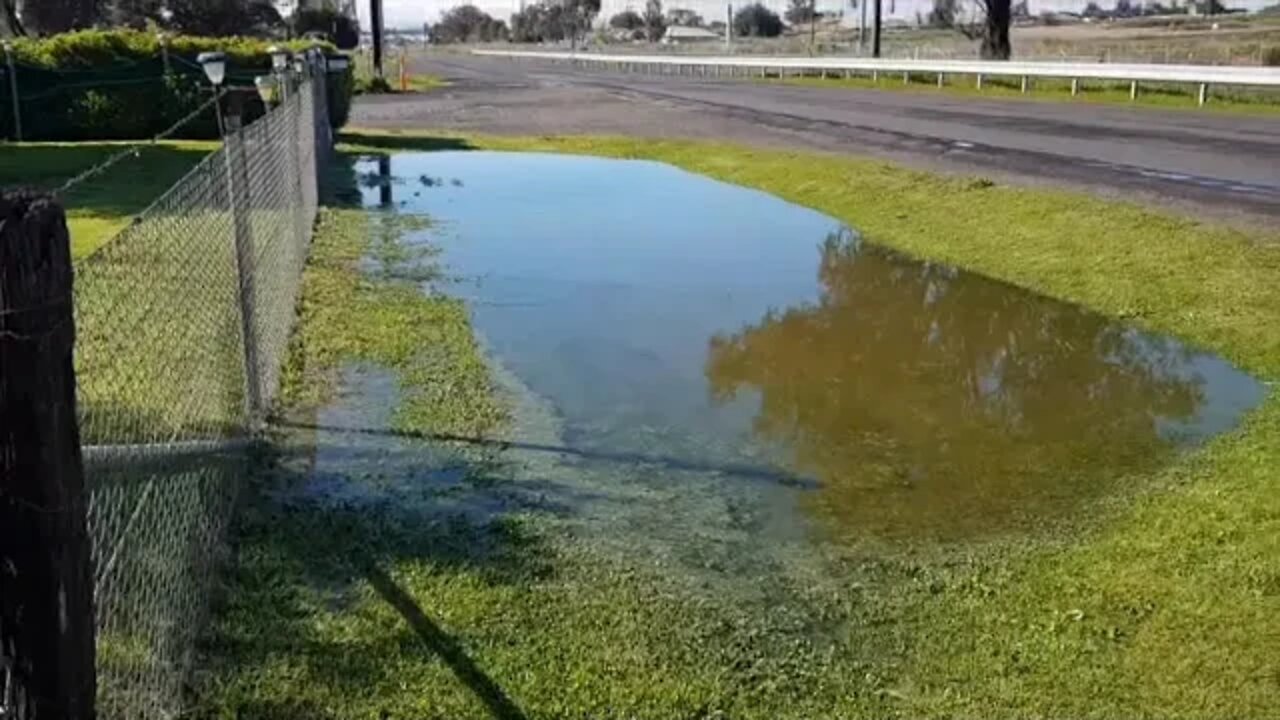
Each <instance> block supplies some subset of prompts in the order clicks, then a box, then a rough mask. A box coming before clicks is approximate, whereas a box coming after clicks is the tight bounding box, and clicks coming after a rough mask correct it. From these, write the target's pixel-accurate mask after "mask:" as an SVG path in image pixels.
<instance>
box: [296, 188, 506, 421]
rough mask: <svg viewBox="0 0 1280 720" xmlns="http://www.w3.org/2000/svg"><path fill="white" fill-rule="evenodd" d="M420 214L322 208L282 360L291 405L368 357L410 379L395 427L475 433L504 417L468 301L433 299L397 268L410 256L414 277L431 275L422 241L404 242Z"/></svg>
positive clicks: (313, 396)
mask: <svg viewBox="0 0 1280 720" xmlns="http://www.w3.org/2000/svg"><path fill="white" fill-rule="evenodd" d="M422 223H423V221H422V220H421V219H418V218H414V217H411V216H400V215H394V214H372V215H371V214H368V213H365V212H363V211H360V210H352V209H329V210H324V211H323V212H322V215H321V217H320V222H319V226H318V229H317V232H316V237H315V241H314V243H313V246H312V250H311V260H310V264H309V265H308V267H307V270H306V272H305V274H304V275H303V281H302V282H303V284H302V300H301V305H300V310H299V315H300V316H299V321H298V328H299V329H298V331H297V334H296V337H295V339H294V342H293V344H292V345H291V348H290V359H289V362H288V364H287V365H286V366H285V374H284V377H283V398H284V401H285V403H286V405H292V406H295V407H298V406H302V407H313V406H315V405H318V404H320V403H322V402H324V401H325V400H327V399H328V392H329V391H330V389H331V388H332V385H331V380H332V379H333V374H334V373H335V372H336V371H337V370H338V368H339V367H340V365H341V364H342V363H348V362H353V361H363V362H369V363H374V364H377V365H380V366H383V367H387V368H390V369H392V370H394V371H395V372H396V373H397V374H398V376H399V379H400V381H401V384H402V386H403V387H406V388H410V390H409V391H408V393H407V395H406V396H405V397H404V398H402V400H401V405H400V407H399V408H398V409H397V416H396V427H397V428H400V429H421V428H429V429H432V430H435V431H437V432H447V433H457V434H474V433H479V432H483V431H485V430H486V429H488V428H491V427H493V426H494V425H495V424H497V423H498V422H499V421H500V420H501V419H502V416H503V412H502V409H501V408H500V406H499V405H498V404H497V402H496V400H495V398H494V392H493V388H492V387H491V385H490V382H489V372H488V368H487V367H486V366H485V364H484V362H483V360H482V359H481V355H480V352H479V350H478V348H477V346H476V341H475V338H474V337H472V334H471V326H470V323H469V320H468V318H467V311H466V308H465V306H463V304H462V303H461V301H458V300H454V299H451V298H447V297H445V296H442V295H440V296H433V297H431V298H427V297H425V296H423V294H422V292H421V291H420V290H419V289H418V286H417V285H415V284H414V283H413V282H411V281H410V280H409V279H405V278H403V277H400V276H399V275H398V273H399V272H400V271H399V270H398V268H401V267H403V266H406V265H407V264H411V265H413V267H414V270H413V272H414V273H416V274H415V276H414V278H413V279H415V280H425V279H429V278H430V277H431V275H432V272H433V271H432V269H431V268H430V266H429V263H427V264H423V261H429V258H427V257H423V255H424V253H423V252H422V251H421V249H419V250H417V251H415V250H412V249H409V248H406V247H405V246H403V245H402V244H401V242H400V241H401V239H402V236H403V235H404V233H406V232H408V231H410V230H412V229H415V228H420V226H421V225H422ZM366 256H369V257H371V258H372V259H373V261H374V263H375V264H376V269H375V270H374V271H373V273H372V274H371V275H367V274H366V273H365V272H364V271H363V270H362V269H361V268H360V262H361V259H362V258H364V257H366Z"/></svg>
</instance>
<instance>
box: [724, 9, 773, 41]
mask: <svg viewBox="0 0 1280 720" xmlns="http://www.w3.org/2000/svg"><path fill="white" fill-rule="evenodd" d="M733 34H734V35H735V36H736V37H777V36H779V35H781V34H782V18H780V17H778V14H777V13H775V12H774V11H772V10H770V9H769V8H767V7H765V6H764V5H762V4H761V3H758V2H756V3H752V4H750V5H747V6H745V7H743V8H741V9H739V10H738V11H737V12H736V13H734V15H733Z"/></svg>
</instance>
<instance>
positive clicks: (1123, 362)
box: [360, 152, 1262, 562]
mask: <svg viewBox="0 0 1280 720" xmlns="http://www.w3.org/2000/svg"><path fill="white" fill-rule="evenodd" d="M360 170H361V171H362V174H363V175H364V177H365V178H366V179H368V180H371V182H366V183H365V184H364V185H365V188H366V189H365V191H364V192H365V196H364V199H365V202H366V204H368V205H370V206H374V207H376V206H379V205H382V206H385V207H389V208H390V209H392V210H394V211H395V212H401V213H416V214H423V215H426V216H427V217H428V218H430V220H431V221H432V225H431V227H430V228H429V229H427V230H424V231H422V233H421V234H420V235H419V236H418V237H417V238H411V239H410V242H422V243H432V244H435V245H438V246H440V247H442V248H443V255H442V263H443V266H444V267H445V269H446V273H447V274H448V275H449V276H451V277H452V278H455V281H454V282H453V283H451V284H445V285H443V286H442V285H441V284H440V283H435V284H434V285H433V287H432V288H429V291H439V292H445V293H448V294H453V295H456V296H460V297H463V298H465V300H466V301H467V303H468V304H469V307H470V308H471V312H472V315H473V321H474V324H475V329H476V332H477V333H478V334H479V335H480V336H481V338H482V340H483V342H484V344H485V346H486V347H487V348H488V350H489V351H490V353H491V359H492V362H493V364H494V366H495V367H496V368H498V370H499V375H500V377H502V378H504V379H505V381H504V384H505V385H506V386H507V387H508V389H509V390H513V392H515V393H516V394H517V396H518V398H521V399H519V400H518V401H517V403H516V404H517V406H519V407H523V408H525V411H523V412H517V413H516V415H517V427H516V428H515V430H514V431H513V436H512V437H511V438H510V439H511V440H513V442H514V445H513V449H514V450H515V451H524V452H526V453H528V454H530V456H537V455H538V454H544V455H550V456H553V457H554V460H555V464H556V466H557V467H558V470H557V471H556V472H554V473H551V474H553V475H556V476H557V479H556V480H555V481H554V484H556V485H560V486H563V487H562V490H563V491H564V493H565V496H566V497H575V498H579V501H578V502H577V503H576V504H575V508H576V509H575V513H574V514H576V515H577V516H578V518H579V520H580V521H581V522H582V523H584V524H585V525H588V526H595V527H596V528H597V529H598V530H600V531H602V533H603V534H604V535H606V536H608V537H609V538H613V539H621V540H620V544H621V545H622V546H623V547H627V548H633V549H634V548H636V547H637V538H642V539H643V540H642V541H641V542H639V543H638V544H639V545H658V546H663V547H665V548H666V549H667V551H669V552H677V553H686V554H690V555H694V556H697V557H698V558H699V562H706V561H707V559H706V556H707V555H708V554H714V553H715V547H714V546H715V545H716V542H715V539H716V538H717V537H718V538H719V539H720V540H723V539H724V538H723V537H722V536H720V535H719V534H720V533H731V534H732V533H736V532H748V533H751V534H753V535H763V536H765V537H767V538H769V539H770V540H771V542H769V543H768V544H769V545H770V546H771V547H777V546H778V545H779V543H778V542H776V541H778V540H783V539H787V540H790V541H800V538H804V537H812V536H813V535H814V534H815V533H817V534H819V535H823V536H828V537H846V536H847V537H861V536H879V537H895V536H911V537H924V538H938V539H967V538H978V537H983V536H988V535H990V534H993V533H1002V532H1007V531H1010V530H1019V529H1022V530H1025V529H1030V528H1033V527H1037V526H1042V525H1044V524H1045V523H1047V522H1050V521H1053V520H1056V519H1059V518H1069V517H1070V515H1071V513H1073V512H1077V511H1079V509H1080V508H1081V507H1083V506H1084V505H1086V504H1087V503H1088V502H1090V501H1095V500H1097V499H1099V498H1101V497H1104V496H1105V495H1106V494H1108V493H1113V492H1115V491H1117V490H1120V489H1123V486H1124V484H1125V479H1126V477H1130V476H1133V475H1136V474H1138V473H1140V472H1142V471H1149V470H1150V469H1151V468H1153V467H1154V466H1156V465H1157V464H1159V463H1162V462H1166V461H1167V460H1168V459H1169V458H1170V456H1171V453H1172V452H1174V451H1176V450H1177V449H1178V448H1180V447H1185V446H1188V445H1192V444H1195V443H1197V442H1199V441H1202V440H1203V439H1205V438H1207V437H1208V436H1210V435H1213V434H1215V433H1218V432H1221V431H1223V430H1226V429H1228V428H1230V427H1232V426H1233V425H1234V424H1235V423H1236V422H1237V420H1238V419H1239V417H1240V416H1241V414H1242V413H1243V412H1245V411H1246V410H1248V409H1249V408H1251V407H1252V406H1253V405H1255V404H1256V403H1257V402H1258V401H1259V399H1260V397H1261V395H1262V389H1261V386H1260V384H1259V383H1258V382H1256V381H1255V380H1254V379H1252V378H1250V377H1249V376H1247V375H1245V374H1243V373H1241V372H1240V371H1238V370H1236V369H1235V368H1233V367H1232V366H1231V365H1229V364H1228V363H1227V362H1225V361H1223V360H1222V359H1220V358H1217V357H1215V356H1213V355H1210V354H1206V353H1203V352H1200V351H1197V350H1195V349H1192V348H1189V347H1186V346H1185V345H1182V344H1180V343H1179V342H1177V341H1175V340H1173V339H1170V338H1167V337H1160V336H1156V335H1152V334H1148V333H1144V332H1140V331H1137V330H1135V329H1133V328H1131V327H1128V326H1126V325H1125V324H1123V323H1121V322H1118V321H1115V320H1111V319H1108V318H1105V317H1102V316H1100V315H1097V314H1094V313H1091V312H1089V311H1087V310H1084V309H1081V308H1079V307H1076V306H1072V305H1068V304H1065V303H1062V302H1059V301H1055V300H1052V299H1049V298H1045V297H1042V296H1038V295H1035V294H1032V293H1029V292H1026V291H1023V290H1020V289H1018V288H1016V287H1013V286H1010V285H1007V284H1005V283H1001V282H997V281H994V280H990V279H987V278H984V277H981V276H978V275H974V274H971V273H967V272H963V271H960V270H957V269H955V268H953V267H949V266H946V265H938V264H933V263H927V262H919V261H916V260H912V259H909V258H906V257H903V256H901V255H898V254H895V253H893V252H891V251H888V250H885V249H883V248H880V247H877V246H875V245H874V244H871V243H867V242H864V241H863V240H862V239H861V238H860V237H859V236H858V235H857V233H856V231H853V230H850V229H849V228H846V227H843V226H842V225H841V224H840V223H839V222H838V221H836V220H834V219H832V218H829V217H826V216H824V215H821V214H819V213H817V212H814V211H812V210H808V209H806V208H802V207H798V206H795V205H791V204H788V203H786V202H783V201H781V200H779V199H777V198H774V197H772V196H769V195H766V194H764V193H760V192H756V191H752V190H748V189H744V188H741V187H737V186H733V185H727V184H723V183H719V182H715V181H712V180H709V179H706V178H703V177H700V176H697V175H693V174H689V173H685V172H682V171H680V170H677V169H674V168H671V167H669V166H665V165H661V164H656V163H651V162H637V161H619V160H605V159H595V158H582V157H572V156H559V155H537V154H507V153H488V152H442V153H431V154H407V155H397V156H394V157H392V158H391V159H390V161H389V165H388V163H387V160H386V159H385V158H384V159H383V160H382V165H381V172H382V173H383V174H382V175H381V176H380V175H379V171H380V167H379V163H378V162H377V161H369V162H365V163H362V165H361V166H360ZM522 433H524V434H523V435H522ZM548 433H550V434H548ZM530 462H536V461H532V460H531V461H530ZM544 462H545V461H544ZM539 467H542V466H539ZM526 470H528V468H527V467H526ZM539 472H540V473H541V474H543V475H546V474H547V472H546V470H545V467H542V469H541V470H540V471H539ZM527 479H528V480H535V479H536V480H537V481H538V482H540V483H541V482H547V481H548V478H547V477H539V478H527ZM512 480H513V482H516V483H519V482H520V480H521V477H520V473H519V472H515V473H514V474H513V476H512ZM588 490H589V492H587V491H588ZM583 497H586V498H590V499H588V500H581V498H583ZM699 539H702V540H706V541H707V542H705V543H703V542H700V540H699ZM784 544H785V543H784ZM739 550H740V548H738V549H735V550H734V551H733V552H735V553H736V552H738V551H739Z"/></svg>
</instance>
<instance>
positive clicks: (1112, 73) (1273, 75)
mask: <svg viewBox="0 0 1280 720" xmlns="http://www.w3.org/2000/svg"><path fill="white" fill-rule="evenodd" d="M472 52H473V53H474V54H476V55H483V56H487V57H505V58H511V59H522V60H545V61H554V62H567V63H571V64H573V65H576V66H579V67H596V68H602V69H611V70H619V71H624V72H649V73H659V74H674V75H684V74H689V75H707V76H725V75H727V76H737V75H760V76H762V77H763V76H765V75H767V74H774V75H779V76H785V75H786V74H788V73H794V74H808V73H816V74H820V75H822V76H823V77H827V76H831V75H835V76H839V75H841V74H843V75H844V76H846V77H852V76H853V75H855V74H863V75H869V76H871V77H872V78H874V79H879V77H880V75H886V76H893V75H901V76H902V77H903V79H904V80H907V79H909V78H910V77H911V76H918V75H936V76H937V79H938V85H939V86H941V85H943V84H944V82H945V80H946V78H947V76H949V75H950V76H955V75H964V76H972V77H974V78H975V82H976V84H977V87H979V88H981V87H982V85H983V81H984V80H985V79H986V78H991V77H1006V78H1008V77H1012V78H1017V79H1019V80H1020V81H1021V87H1022V91H1023V92H1027V91H1028V90H1029V89H1030V87H1031V80H1033V79H1037V78H1049V79H1055V80H1070V81H1071V92H1072V94H1073V95H1074V94H1078V93H1079V92H1080V81H1081V80H1102V81H1111V82H1127V83H1129V95H1130V98H1136V97H1137V96H1138V87H1139V84H1140V83H1176V84H1188V85H1194V86H1197V87H1198V93H1197V98H1198V100H1199V103H1200V104H1201V105H1203V104H1205V102H1206V101H1207V100H1208V98H1209V88H1210V87H1211V86H1233V87H1255V88H1274V89H1280V68H1270V67H1240V66H1226V65H1136V64H1118V63H1116V64H1113V63H1082V62H1062V63H1059V62H1043V61H1041V62H993V61H982V60H892V59H883V58H882V59H870V58H843V57H772V56H759V57H746V56H708V57H692V56H671V55H606V54H596V53H573V52H539V51H528V50H473V51H472Z"/></svg>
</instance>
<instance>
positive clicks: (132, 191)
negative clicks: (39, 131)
mask: <svg viewBox="0 0 1280 720" xmlns="http://www.w3.org/2000/svg"><path fill="white" fill-rule="evenodd" d="M129 146H130V144H129V143H116V142H96V143H26V144H22V145H12V144H11V145H5V146H3V147H0V185H2V186H6V187H12V186H27V187H36V188H40V189H45V190H56V189H57V188H59V187H60V186H62V184H63V183H65V182H66V181H67V180H68V179H70V178H73V177H76V176H77V175H79V174H80V173H82V172H84V171H86V170H88V169H90V168H92V167H94V166H95V165H97V164H98V163H101V162H103V161H105V160H106V159H107V158H108V157H111V156H112V155H114V154H115V153H118V152H120V151H121V150H124V149H126V148H128V147H129ZM137 147H138V150H137V155H136V156H134V157H129V158H126V159H124V160H122V161H120V162H119V163H118V164H116V165H114V166H113V167H111V168H108V169H107V170H106V171H105V172H103V173H102V174H100V175H96V176H94V177H91V178H88V179H87V180H85V181H84V182H83V183H81V184H79V185H77V186H76V187H74V188H72V189H71V190H70V191H69V192H68V193H67V194H66V196H65V197H63V204H64V206H65V207H66V209H67V221H68V222H67V225H68V228H69V229H70V231H71V245H72V247H71V250H72V255H73V256H74V257H84V256H85V255H88V254H89V253H91V252H93V251H94V250H96V249H98V248H99V247H101V246H102V244H103V243H105V242H106V241H107V240H109V239H111V237H112V236H113V235H115V234H116V233H118V232H120V230H122V229H124V227H125V226H126V225H128V224H129V221H130V219H131V218H132V217H133V216H134V215H136V214H137V213H139V212H141V211H142V210H144V209H146V207H147V206H148V205H150V204H151V203H153V202H155V200H156V199H157V198H158V197H160V195H161V194H162V193H164V191H166V190H168V189H169V188H170V187H172V186H173V184H174V183H175V182H177V181H178V180H179V179H180V178H182V176H183V175H185V174H186V173H187V171H189V170H190V169H191V167H192V166H193V165H195V164H196V163H197V162H199V161H200V159H201V158H203V157H204V156H205V155H207V154H209V153H210V152H212V151H213V150H214V149H215V148H216V147H217V144H216V143H213V142H200V141H182V142H165V143H159V144H156V145H141V146H137Z"/></svg>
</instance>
